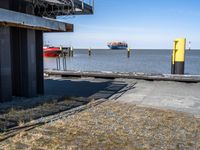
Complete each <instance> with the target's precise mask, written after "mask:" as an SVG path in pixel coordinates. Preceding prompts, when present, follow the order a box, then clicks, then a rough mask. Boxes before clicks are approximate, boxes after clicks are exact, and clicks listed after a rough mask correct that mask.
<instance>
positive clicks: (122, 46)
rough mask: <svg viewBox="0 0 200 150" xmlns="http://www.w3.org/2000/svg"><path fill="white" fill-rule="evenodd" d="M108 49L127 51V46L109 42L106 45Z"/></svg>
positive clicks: (123, 43)
mask: <svg viewBox="0 0 200 150" xmlns="http://www.w3.org/2000/svg"><path fill="white" fill-rule="evenodd" d="M108 47H109V48H110V49H127V48H128V44H127V43H126V42H110V43H108Z"/></svg>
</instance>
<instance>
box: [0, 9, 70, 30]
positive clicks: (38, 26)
mask: <svg viewBox="0 0 200 150" xmlns="http://www.w3.org/2000/svg"><path fill="white" fill-rule="evenodd" d="M0 14H1V15H0V26H11V27H20V28H27V29H33V30H41V31H49V32H52V31H57V32H73V25H72V24H68V23H64V22H59V21H56V20H50V19H46V18H42V17H36V16H33V15H28V14H24V13H19V12H15V11H10V10H7V9H2V8H0Z"/></svg>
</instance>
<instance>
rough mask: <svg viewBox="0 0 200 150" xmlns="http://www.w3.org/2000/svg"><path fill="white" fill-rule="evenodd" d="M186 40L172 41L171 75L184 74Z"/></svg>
mask: <svg viewBox="0 0 200 150" xmlns="http://www.w3.org/2000/svg"><path fill="white" fill-rule="evenodd" d="M185 47H186V39H185V38H179V39H176V40H175V41H174V50H173V54H172V74H184V66H185Z"/></svg>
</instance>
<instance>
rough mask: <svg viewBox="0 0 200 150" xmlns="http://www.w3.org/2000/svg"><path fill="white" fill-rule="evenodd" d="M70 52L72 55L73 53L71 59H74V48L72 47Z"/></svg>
mask: <svg viewBox="0 0 200 150" xmlns="http://www.w3.org/2000/svg"><path fill="white" fill-rule="evenodd" d="M70 51H71V52H70V53H71V57H74V49H73V47H72V46H71V47H70Z"/></svg>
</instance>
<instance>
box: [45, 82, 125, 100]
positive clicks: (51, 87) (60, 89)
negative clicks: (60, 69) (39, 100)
mask: <svg viewBox="0 0 200 150" xmlns="http://www.w3.org/2000/svg"><path fill="white" fill-rule="evenodd" d="M97 81H98V82H94V81H92V80H91V81H86V80H85V81H84V80H71V79H66V80H53V79H47V80H45V94H47V95H49V94H51V95H59V96H67V97H84V98H88V99H100V98H105V99H108V98H109V97H111V96H112V95H114V94H116V93H117V92H119V91H120V90H121V89H123V88H124V87H126V86H127V84H126V83H125V82H120V81H113V80H97ZM55 87H56V88H55Z"/></svg>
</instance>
